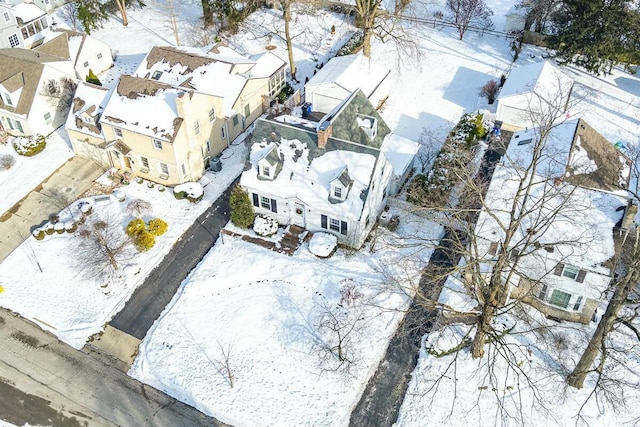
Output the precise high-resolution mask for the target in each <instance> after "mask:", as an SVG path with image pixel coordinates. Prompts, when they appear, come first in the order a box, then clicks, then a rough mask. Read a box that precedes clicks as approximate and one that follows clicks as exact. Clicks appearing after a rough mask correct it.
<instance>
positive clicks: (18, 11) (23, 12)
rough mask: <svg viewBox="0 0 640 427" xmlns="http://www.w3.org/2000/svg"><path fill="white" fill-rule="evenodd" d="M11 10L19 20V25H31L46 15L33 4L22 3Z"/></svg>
mask: <svg viewBox="0 0 640 427" xmlns="http://www.w3.org/2000/svg"><path fill="white" fill-rule="evenodd" d="M11 9H12V10H13V13H14V14H15V16H16V19H17V20H18V25H23V24H26V23H29V22H31V21H33V20H36V19H38V18H41V17H43V16H45V15H46V13H45V12H44V11H43V10H42V9H40V8H39V7H38V6H36V5H35V4H33V3H20V4H17V5H15V6H13V7H12V8H11Z"/></svg>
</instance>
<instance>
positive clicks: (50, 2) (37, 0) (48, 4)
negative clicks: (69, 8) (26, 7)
mask: <svg viewBox="0 0 640 427" xmlns="http://www.w3.org/2000/svg"><path fill="white" fill-rule="evenodd" d="M30 1H31V3H33V4H35V5H36V6H38V7H39V8H40V9H42V10H43V11H45V12H46V13H51V12H52V11H53V10H54V9H55V8H57V7H60V6H62V5H64V4H66V3H67V2H68V0H30Z"/></svg>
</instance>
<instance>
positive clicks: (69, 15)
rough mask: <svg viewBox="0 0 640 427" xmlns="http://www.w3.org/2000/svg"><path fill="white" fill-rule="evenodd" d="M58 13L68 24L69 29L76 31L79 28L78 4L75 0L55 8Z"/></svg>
mask: <svg viewBox="0 0 640 427" xmlns="http://www.w3.org/2000/svg"><path fill="white" fill-rule="evenodd" d="M57 12H58V15H59V16H60V17H61V18H62V19H64V21H65V22H66V23H67V24H69V26H70V27H71V29H73V30H74V31H78V30H79V29H80V22H79V21H78V5H77V4H76V3H75V2H73V1H72V2H69V3H67V4H64V5H62V6H60V7H59V8H58V9H57Z"/></svg>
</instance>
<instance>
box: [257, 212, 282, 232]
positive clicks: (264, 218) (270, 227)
mask: <svg viewBox="0 0 640 427" xmlns="http://www.w3.org/2000/svg"><path fill="white" fill-rule="evenodd" d="M253 231H255V233H256V234H257V235H259V236H271V235H273V234H275V233H277V232H278V220H277V219H275V218H274V217H272V216H268V215H258V216H256V218H255V219H254V220H253Z"/></svg>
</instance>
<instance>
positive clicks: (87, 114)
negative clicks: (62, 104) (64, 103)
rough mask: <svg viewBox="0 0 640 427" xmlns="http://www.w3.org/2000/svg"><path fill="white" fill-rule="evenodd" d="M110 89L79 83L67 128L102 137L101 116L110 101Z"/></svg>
mask: <svg viewBox="0 0 640 427" xmlns="http://www.w3.org/2000/svg"><path fill="white" fill-rule="evenodd" d="M109 95H110V91H109V89H107V88H105V87H102V86H96V85H93V84H91V83H87V82H80V83H78V87H77V88H76V93H75V95H74V97H73V103H72V104H71V110H70V111H69V116H68V117H67V123H66V128H67V129H69V130H75V131H78V132H83V133H88V134H90V135H95V136H102V128H101V126H100V122H99V119H100V116H101V115H102V112H103V111H104V108H105V107H106V105H107V101H108V100H109Z"/></svg>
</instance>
